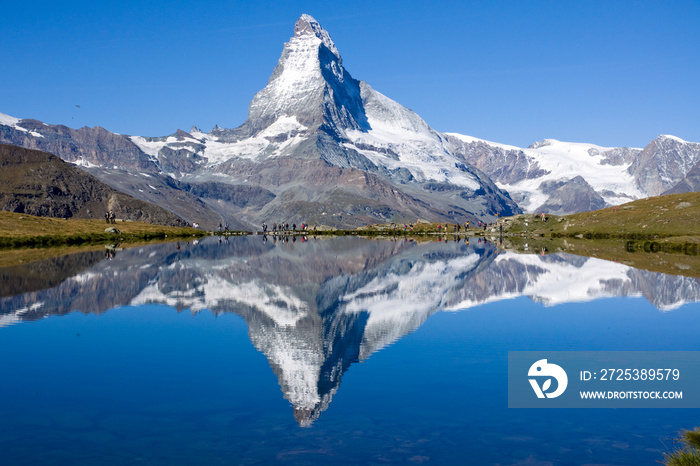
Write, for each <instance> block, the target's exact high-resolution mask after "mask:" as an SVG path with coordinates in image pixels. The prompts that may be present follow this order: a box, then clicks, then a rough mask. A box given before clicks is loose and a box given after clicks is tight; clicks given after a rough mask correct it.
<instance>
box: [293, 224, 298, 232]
mask: <svg viewBox="0 0 700 466" xmlns="http://www.w3.org/2000/svg"><path fill="white" fill-rule="evenodd" d="M292 231H297V224H296V223H292Z"/></svg>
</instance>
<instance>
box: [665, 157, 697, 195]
mask: <svg viewBox="0 0 700 466" xmlns="http://www.w3.org/2000/svg"><path fill="white" fill-rule="evenodd" d="M696 191H700V163H698V164H697V165H695V166H694V167H693V168H691V169H690V171H689V172H688V174H687V175H685V178H683V179H682V180H681V181H679V182H678V184H677V185H675V186H674V187H673V188H671V189H669V190H668V191H666V192H665V193H664V194H680V193H691V192H696Z"/></svg>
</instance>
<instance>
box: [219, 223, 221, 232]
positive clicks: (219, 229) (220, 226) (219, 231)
mask: <svg viewBox="0 0 700 466" xmlns="http://www.w3.org/2000/svg"><path fill="white" fill-rule="evenodd" d="M219 233H221V223H219Z"/></svg>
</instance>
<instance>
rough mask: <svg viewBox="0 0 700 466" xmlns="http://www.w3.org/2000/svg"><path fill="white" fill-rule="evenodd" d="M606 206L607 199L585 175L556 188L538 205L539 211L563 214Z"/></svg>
mask: <svg viewBox="0 0 700 466" xmlns="http://www.w3.org/2000/svg"><path fill="white" fill-rule="evenodd" d="M605 206H606V204H605V200H603V198H602V197H601V196H600V195H599V194H598V193H596V192H595V191H594V190H593V188H592V187H591V185H589V184H588V183H587V182H586V180H584V179H583V177H580V176H577V177H575V178H573V179H571V180H569V181H567V182H565V183H564V184H562V185H561V186H559V187H557V188H556V189H554V190H553V191H552V192H551V194H550V196H549V199H547V201H546V202H545V203H544V204H542V205H541V206H540V207H538V208H537V211H542V212H548V213H550V214H554V215H563V214H567V213H570V212H587V211H590V210H598V209H602V208H604V207H605Z"/></svg>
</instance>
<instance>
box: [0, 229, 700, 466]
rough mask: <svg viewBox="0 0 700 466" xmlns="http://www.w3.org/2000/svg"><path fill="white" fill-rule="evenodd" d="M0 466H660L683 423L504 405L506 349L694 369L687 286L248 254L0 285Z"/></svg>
mask: <svg viewBox="0 0 700 466" xmlns="http://www.w3.org/2000/svg"><path fill="white" fill-rule="evenodd" d="M0 275H1V276H2V278H3V284H2V285H0V355H1V357H0V400H2V401H1V402H0V464H3V465H4V464H8V465H24V464H26V465H38V464H51V465H62V464H67V465H68V464H70V465H94V464H100V465H112V464H114V465H117V464H118V465H122V464H164V465H175V464H183V465H189V464H271V463H275V464H399V463H400V464H476V465H480V464H524V465H525V464H527V465H540V464H541V465H550V464H553V465H564V464H567V465H568V464H572V465H574V464H575V465H580V464H597V465H599V464H615V465H631V464H634V465H638V464H649V465H653V464H658V462H659V461H661V460H663V452H668V451H669V450H670V449H672V448H673V447H674V446H675V444H674V440H675V439H676V438H677V436H678V431H680V430H682V429H690V428H693V427H695V426H698V425H700V410H697V409H695V410H694V409H513V408H508V394H507V391H508V374H507V369H508V352H509V351H574V350H581V351H608V350H610V351H612V350H615V351H618V350H624V351H640V350H645V351H650V350H653V351H656V350H659V351H700V338H698V335H699V334H700V304H699V303H700V281H699V280H698V279H696V278H690V277H683V276H680V275H673V276H672V275H663V274H658V273H653V272H649V271H644V270H638V269H633V268H630V267H627V266H625V265H624V264H619V263H613V262H607V261H603V260H598V259H592V258H584V257H579V256H573V255H567V254H547V255H523V254H515V253H511V252H505V251H502V250H499V249H498V248H497V247H496V245H494V244H493V243H490V242H483V241H478V240H476V239H472V240H471V242H470V243H465V242H464V241H459V242H456V241H449V242H444V241H441V242H426V243H419V242H415V241H410V240H408V239H404V238H401V239H397V240H393V241H392V240H368V239H361V238H327V239H323V238H318V239H315V240H314V239H312V238H309V239H308V240H306V239H302V238H298V239H296V240H292V239H290V240H289V241H284V242H282V241H273V239H272V238H265V239H263V238H262V237H260V236H253V237H242V238H231V239H229V240H228V241H226V240H221V241H219V240H218V239H216V238H207V239H205V240H203V241H199V242H189V243H185V242H180V243H169V244H160V245H153V246H143V247H136V248H132V249H124V250H121V249H116V250H115V249H106V250H105V251H97V252H87V253H79V254H74V255H71V256H66V257H63V258H57V259H51V260H46V261H42V262H38V263H33V264H28V265H27V266H15V267H8V268H5V269H4V270H0Z"/></svg>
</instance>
